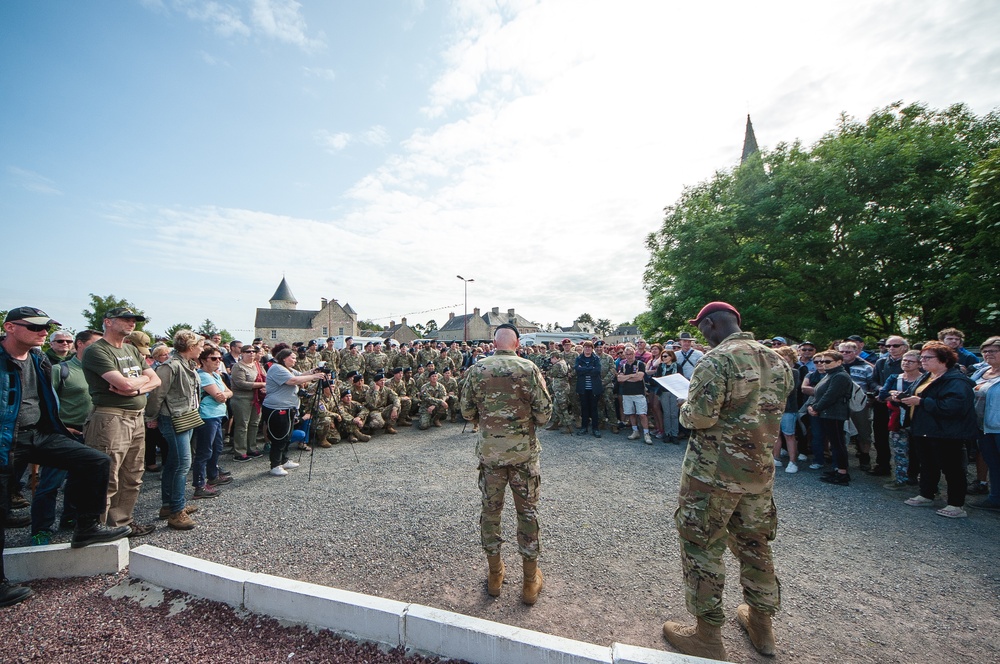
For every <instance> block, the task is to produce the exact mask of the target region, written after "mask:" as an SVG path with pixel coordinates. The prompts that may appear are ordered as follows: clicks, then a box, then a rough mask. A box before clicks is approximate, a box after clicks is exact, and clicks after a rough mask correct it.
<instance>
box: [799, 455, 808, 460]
mask: <svg viewBox="0 0 1000 664" xmlns="http://www.w3.org/2000/svg"><path fill="white" fill-rule="evenodd" d="M798 460H799V461H808V460H809V457H807V456H806V455H805V454H800V455H799V458H798Z"/></svg>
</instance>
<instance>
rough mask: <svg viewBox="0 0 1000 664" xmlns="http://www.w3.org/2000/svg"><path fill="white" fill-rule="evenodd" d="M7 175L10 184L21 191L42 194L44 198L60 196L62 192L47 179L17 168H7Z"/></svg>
mask: <svg viewBox="0 0 1000 664" xmlns="http://www.w3.org/2000/svg"><path fill="white" fill-rule="evenodd" d="M7 173H8V174H9V175H10V179H11V184H12V185H13V186H15V187H19V188H21V189H26V190H28V191H31V192H34V193H36V194H44V195H46V196H62V195H63V192H62V191H61V190H60V189H59V187H57V186H56V183H55V182H53V181H52V180H50V179H49V178H47V177H45V176H44V175H41V174H39V173H36V172H34V171H29V170H27V169H24V168H18V167H17V166H8V167H7Z"/></svg>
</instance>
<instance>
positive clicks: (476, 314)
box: [472, 307, 482, 318]
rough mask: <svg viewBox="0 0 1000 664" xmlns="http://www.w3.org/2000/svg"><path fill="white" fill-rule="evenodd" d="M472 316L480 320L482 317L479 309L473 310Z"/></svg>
mask: <svg viewBox="0 0 1000 664" xmlns="http://www.w3.org/2000/svg"><path fill="white" fill-rule="evenodd" d="M472 315H473V316H475V317H476V318H479V316H481V315H482V314H480V313H479V307H476V308H475V309H473V310H472Z"/></svg>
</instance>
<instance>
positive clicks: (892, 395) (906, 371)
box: [878, 337, 923, 491]
mask: <svg viewBox="0 0 1000 664" xmlns="http://www.w3.org/2000/svg"><path fill="white" fill-rule="evenodd" d="M891 339H892V337H890V340H891ZM879 362H881V360H879ZM900 366H901V367H902V370H901V371H900V372H899V373H898V374H891V375H889V376H888V377H886V380H885V384H884V385H882V389H881V390H880V391H879V394H878V399H879V401H881V402H884V403H885V404H886V408H887V410H888V413H889V419H888V422H887V423H886V426H887V430H888V432H889V445H890V447H891V448H892V453H893V462H894V463H895V469H896V477H895V479H893V480H892V481H890V482H887V483H886V484H884V485H883V486H884V487H885V488H886V489H889V490H890V491H899V490H901V489H903V488H905V487H906V486H907V485H916V483H917V475H918V474H919V472H920V466H919V464H918V463H917V456H916V455H915V454H913V450H911V449H910V425H909V422H907V421H906V419H905V417H906V413H907V411H906V409H905V408H901V407H900V402H899V397H900V396H902V395H905V394H906V393H907V392H909V391H910V388H912V387H913V384H914V383H915V382H916V381H917V379H918V378H920V377H921V376H922V375H923V373H922V372H921V371H920V351H917V350H908V351H906V352H905V353H904V354H903V357H902V359H901V360H900Z"/></svg>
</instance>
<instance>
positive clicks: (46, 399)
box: [0, 346, 73, 465]
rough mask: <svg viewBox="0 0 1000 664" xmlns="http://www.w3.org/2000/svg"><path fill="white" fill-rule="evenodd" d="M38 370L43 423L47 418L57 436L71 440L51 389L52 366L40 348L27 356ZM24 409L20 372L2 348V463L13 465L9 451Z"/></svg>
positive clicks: (0, 462)
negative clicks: (19, 414)
mask: <svg viewBox="0 0 1000 664" xmlns="http://www.w3.org/2000/svg"><path fill="white" fill-rule="evenodd" d="M28 357H29V358H30V359H31V361H32V363H34V365H35V371H36V372H38V386H39V388H40V391H41V395H42V403H41V407H42V409H43V411H44V412H43V413H42V420H43V421H44V420H45V418H46V417H47V418H48V421H49V422H51V423H52V426H53V427H54V430H55V432H56V433H61V434H63V435H64V436H67V437H68V438H72V437H73V436H72V435H71V434H70V432H69V431H68V430H67V429H66V427H65V426H64V425H63V423H62V421H61V420H60V419H59V400H58V398H57V397H56V393H55V392H54V391H53V389H52V364H51V363H50V362H49V358H47V357H45V354H44V353H42V352H41V351H40V350H38V349H34V348H33V349H32V350H31V352H30V353H29V354H28ZM20 410H21V370H20V367H19V366H18V365H17V363H16V362H14V360H12V359H11V357H10V354H9V353H7V350H6V349H5V348H4V347H3V346H0V464H2V465H7V464H9V463H10V448H11V445H13V443H14V439H15V438H16V437H17V414H18V412H19V411H20Z"/></svg>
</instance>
